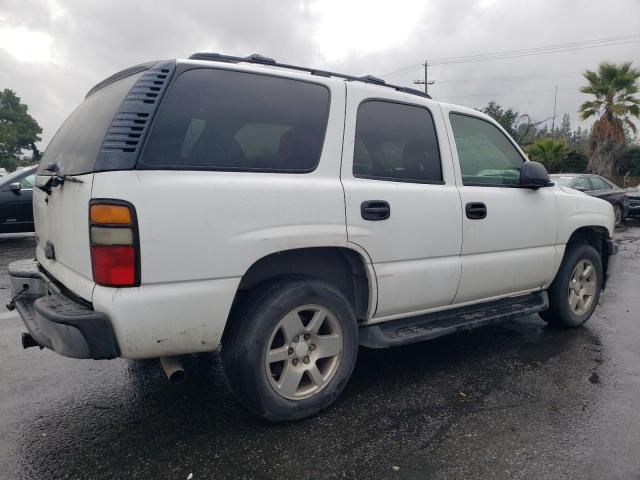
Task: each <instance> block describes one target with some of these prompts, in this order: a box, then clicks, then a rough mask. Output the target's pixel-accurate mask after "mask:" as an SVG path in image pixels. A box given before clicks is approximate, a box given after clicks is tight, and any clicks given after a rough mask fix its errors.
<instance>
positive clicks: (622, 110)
mask: <svg viewBox="0 0 640 480" xmlns="http://www.w3.org/2000/svg"><path fill="white" fill-rule="evenodd" d="M584 78H585V79H586V80H587V82H588V85H586V86H584V87H582V88H581V89H580V91H581V92H582V93H586V94H588V95H593V96H594V97H595V98H594V99H593V100H588V101H586V102H584V103H583V104H582V105H581V106H580V115H581V117H582V119H583V120H586V119H588V118H592V117H594V118H596V121H595V123H594V124H593V127H592V129H591V142H590V153H591V158H590V159H589V165H588V170H589V171H590V172H594V173H597V174H600V175H605V176H606V175H612V174H613V172H614V167H615V160H616V158H617V157H618V156H619V155H620V152H621V151H622V149H623V148H624V145H625V128H628V129H629V130H631V131H632V132H633V133H635V132H636V131H637V128H636V126H635V125H634V123H633V121H632V120H631V119H632V118H633V117H635V118H639V117H640V100H638V98H636V97H635V95H636V94H637V93H638V85H637V80H638V78H640V70H638V69H637V68H632V67H631V62H626V63H623V64H621V65H616V64H613V63H606V62H605V63H601V64H600V65H599V67H598V71H597V72H594V71H591V70H587V71H586V72H585V73H584Z"/></svg>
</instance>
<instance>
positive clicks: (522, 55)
mask: <svg viewBox="0 0 640 480" xmlns="http://www.w3.org/2000/svg"><path fill="white" fill-rule="evenodd" d="M637 42H640V38H637V39H635V40H628V41H622V42H616V43H603V44H601V45H587V46H583V47H571V48H562V49H555V50H544V51H542V50H541V51H532V52H528V53H521V54H510V55H502V56H497V55H496V56H486V57H477V58H470V59H467V60H451V61H440V62H435V61H433V62H432V63H431V65H453V64H458V63H472V62H486V61H490V60H506V59H510V58H520V57H532V56H535V55H547V54H551V53H563V52H573V51H577V50H588V49H591V48H601V47H616V46H619V45H628V44H630V43H637Z"/></svg>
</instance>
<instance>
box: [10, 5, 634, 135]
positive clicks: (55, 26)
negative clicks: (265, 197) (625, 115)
mask: <svg viewBox="0 0 640 480" xmlns="http://www.w3.org/2000/svg"><path fill="white" fill-rule="evenodd" d="M631 34H640V1H639V0H613V1H608V2H606V1H603V0H584V1H580V0H572V1H560V0H527V1H520V0H448V1H447V0H428V1H427V0H421V1H414V0H406V1H403V0H395V1H392V2H390V1H388V0H385V1H376V0H322V1H320V0H318V1H316V0H271V1H268V2H267V1H257V0H232V1H222V0H197V1H196V0H194V1H188V0H184V1H175V0H174V1H170V0H144V1H136V0H127V1H125V0H108V1H98V0H96V1H93V0H0V89H4V88H10V89H12V90H15V91H16V92H17V93H18V95H19V96H20V97H21V98H22V100H23V101H24V102H25V103H27V104H28V105H29V109H30V112H31V113H32V115H34V116H35V117H36V119H37V120H38V122H39V123H40V125H41V126H42V127H43V129H44V133H43V145H42V146H45V145H46V144H47V142H48V141H49V140H50V139H51V136H52V135H53V134H54V133H55V131H56V129H57V128H58V127H59V126H60V124H61V122H62V121H63V120H64V119H65V118H66V116H67V115H68V114H69V113H70V112H71V110H73V108H75V106H76V105H77V104H78V103H79V102H81V101H82V98H83V96H84V95H85V93H86V92H87V90H89V88H91V87H92V86H93V85H94V84H96V83H97V82H99V81H100V80H102V79H104V78H105V77H107V76H109V75H111V74H112V73H114V72H116V71H118V70H121V69H123V68H125V67H127V66H131V65H134V64H137V63H141V62H144V61H147V60H153V59H163V58H175V57H186V56H189V55H190V54H191V53H193V52H196V51H214V52H222V53H228V54H234V55H243V56H244V55H247V54H250V53H261V54H263V55H267V56H270V57H273V58H275V59H277V60H278V61H282V62H287V63H297V64H303V65H309V66H314V67H317V68H324V69H333V70H337V71H343V72H345V73H351V74H358V75H359V74H374V75H377V76H382V77H383V78H385V79H387V80H388V81H392V82H394V83H399V84H405V85H407V86H410V85H412V81H413V80H415V79H417V78H422V75H423V71H422V67H421V66H420V62H423V60H424V59H425V58H426V59H440V58H444V57H454V56H455V57H457V56H467V55H475V54H483V53H492V52H500V51H505V50H519V49H529V48H534V47H544V46H548V45H556V44H566V43H570V42H581V41H586V40H593V39H602V38H609V37H617V36H621V35H631ZM603 60H608V61H613V62H622V61H632V62H634V64H635V65H636V66H640V41H638V38H637V37H636V40H635V42H633V43H626V44H618V45H615V46H608V47H601V48H587V49H581V50H573V51H569V52H563V53H554V54H546V55H536V56H524V57H517V58H510V59H503V60H492V61H483V62H470V63H459V64H445V65H436V66H433V67H432V68H430V69H429V78H430V79H433V80H435V84H434V85H433V86H431V87H430V93H431V94H432V95H433V96H434V98H436V99H442V100H446V101H449V102H451V103H459V104H463V105H467V106H471V107H478V106H482V105H485V104H486V103H488V102H489V101H490V100H492V99H494V100H496V101H497V102H498V103H500V104H503V105H505V106H510V107H513V108H514V109H516V110H517V111H519V112H521V113H524V112H526V113H529V114H531V116H532V117H533V118H534V119H537V120H542V119H544V118H547V117H550V116H551V115H552V112H553V96H554V88H555V86H556V85H557V86H558V89H559V90H558V115H559V116H561V115H562V113H565V112H567V113H569V114H570V115H571V118H572V121H573V123H574V126H577V124H578V115H577V109H578V107H579V105H580V103H581V102H582V101H583V100H584V97H583V96H582V95H581V94H580V93H578V91H577V90H578V88H579V87H580V86H581V85H583V84H584V81H583V79H582V77H581V72H582V71H584V70H585V69H595V68H597V65H598V63H599V62H601V61H603ZM398 71H400V72H399V73H395V74H394V75H385V74H391V73H394V72H398Z"/></svg>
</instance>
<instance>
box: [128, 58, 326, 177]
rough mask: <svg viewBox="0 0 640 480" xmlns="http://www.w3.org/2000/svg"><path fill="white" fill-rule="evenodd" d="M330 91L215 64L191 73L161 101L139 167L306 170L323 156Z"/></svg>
mask: <svg viewBox="0 0 640 480" xmlns="http://www.w3.org/2000/svg"><path fill="white" fill-rule="evenodd" d="M328 115H329V90H328V89H327V88H326V87H324V86H322V85H317V84H313V83H308V82H303V81H298V80H291V79H287V78H278V77H272V76H267V75H260V74H253V73H244V72H234V71H228V70H216V69H193V70H188V71H186V72H185V73H183V74H182V75H180V77H178V79H177V80H176V81H175V83H174V85H173V86H172V87H171V89H170V90H169V92H168V93H167V97H166V98H165V100H164V102H163V103H162V105H161V106H160V110H159V111H158V114H157V118H156V121H155V124H154V126H153V128H152V131H151V133H150V136H149V139H148V141H147V145H146V146H145V150H144V153H143V156H142V161H141V165H140V166H141V167H142V168H173V169H185V170H230V171H263V172H291V173H302V172H309V171H312V170H314V169H315V168H316V166H317V165H318V162H319V160H320V154H321V153H322V145H323V143H324V135H325V130H326V127H327V119H328Z"/></svg>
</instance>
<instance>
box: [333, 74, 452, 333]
mask: <svg viewBox="0 0 640 480" xmlns="http://www.w3.org/2000/svg"><path fill="white" fill-rule="evenodd" d="M385 90H386V89H385ZM376 94H379V92H378V91H377V89H372V87H370V86H367V85H362V84H358V83H347V115H346V122H345V140H344V149H343V161H342V175H341V177H342V183H343V185H344V190H345V200H346V213H347V235H348V240H349V242H351V243H353V244H356V245H358V246H360V247H361V248H362V249H364V250H365V251H366V252H367V253H368V254H369V256H370V257H371V260H372V263H373V266H374V269H375V272H376V278H377V281H378V305H377V309H376V313H375V315H374V319H375V320H383V319H391V318H395V317H401V316H404V315H408V314H415V313H419V312H424V311H426V310H430V309H433V308H438V307H443V306H446V305H449V304H450V303H451V301H452V300H453V297H454V295H455V292H456V289H457V287H458V281H459V278H460V249H461V245H462V228H461V226H462V224H461V221H462V219H461V205H460V196H459V194H458V190H457V188H456V185H455V182H454V174H453V168H452V162H451V157H450V149H449V146H448V144H447V136H446V132H445V130H444V126H443V121H442V115H441V113H440V109H439V106H438V104H437V103H435V102H432V101H430V100H427V99H422V98H420V97H415V96H413V95H408V94H401V93H397V94H396V93H395V92H387V91H385V99H384V100H382V99H379V98H376Z"/></svg>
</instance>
